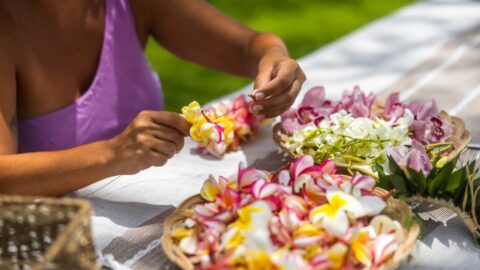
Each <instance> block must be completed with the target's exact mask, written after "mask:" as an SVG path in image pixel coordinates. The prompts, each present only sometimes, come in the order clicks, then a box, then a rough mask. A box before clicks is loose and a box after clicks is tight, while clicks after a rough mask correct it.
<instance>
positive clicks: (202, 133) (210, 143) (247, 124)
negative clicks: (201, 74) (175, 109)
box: [182, 95, 262, 157]
mask: <svg viewBox="0 0 480 270" xmlns="http://www.w3.org/2000/svg"><path fill="white" fill-rule="evenodd" d="M248 106H249V102H248V101H247V98H246V97H245V96H243V95H242V96H238V97H237V98H235V99H233V100H224V101H222V102H219V103H216V104H213V105H212V106H210V107H208V108H206V109H202V108H201V107H200V104H199V103H198V102H196V101H193V102H191V103H190V104H189V105H188V106H185V107H183V108H182V116H183V117H184V118H185V119H186V120H187V121H188V122H189V123H190V124H192V127H191V129H190V136H191V137H192V138H193V139H194V140H195V141H196V142H198V143H199V151H200V152H201V153H205V154H206V153H209V154H211V155H213V156H216V157H221V156H222V155H223V154H225V152H227V151H230V150H235V149H237V148H238V146H239V144H240V142H241V141H243V140H246V139H248V138H249V137H250V136H252V135H254V134H255V133H256V132H257V129H258V127H259V126H260V123H261V120H262V119H260V118H259V117H258V116H257V115H255V114H252V113H251V112H250V111H249V110H248Z"/></svg>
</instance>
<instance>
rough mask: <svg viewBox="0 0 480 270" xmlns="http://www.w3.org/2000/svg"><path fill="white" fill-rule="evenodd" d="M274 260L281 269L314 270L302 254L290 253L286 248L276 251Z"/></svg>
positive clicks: (273, 256)
mask: <svg viewBox="0 0 480 270" xmlns="http://www.w3.org/2000/svg"><path fill="white" fill-rule="evenodd" d="M272 260H273V261H274V262H275V264H276V265H277V266H278V268H279V269H285V270H297V269H305V270H309V269H312V267H311V266H310V264H309V263H308V262H307V261H306V260H305V259H304V258H303V257H302V256H301V254H298V253H295V252H289V250H288V249H287V248H285V247H284V248H280V249H278V250H277V251H275V253H273V255H272Z"/></svg>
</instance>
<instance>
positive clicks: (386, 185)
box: [375, 163, 393, 190]
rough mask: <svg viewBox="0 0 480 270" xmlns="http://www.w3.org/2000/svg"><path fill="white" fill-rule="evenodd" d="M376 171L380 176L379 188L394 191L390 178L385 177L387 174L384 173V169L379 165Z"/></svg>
mask: <svg viewBox="0 0 480 270" xmlns="http://www.w3.org/2000/svg"><path fill="white" fill-rule="evenodd" d="M375 170H376V171H377V174H378V183H377V186H378V187H380V188H383V189H385V190H391V189H393V184H392V180H391V179H390V177H389V176H386V175H385V172H384V171H383V167H382V166H381V165H380V164H378V163H377V164H376V165H375Z"/></svg>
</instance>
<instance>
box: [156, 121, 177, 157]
mask: <svg viewBox="0 0 480 270" xmlns="http://www.w3.org/2000/svg"><path fill="white" fill-rule="evenodd" d="M151 133H152V135H153V136H154V137H155V138H156V139H158V140H163V141H169V142H171V143H173V144H175V147H176V152H177V153H178V152H180V150H182V148H183V146H184V144H185V136H184V135H183V134H182V133H180V132H179V131H178V130H176V129H174V128H171V127H168V126H163V125H158V126H156V127H155V128H154V129H153V130H152V131H151Z"/></svg>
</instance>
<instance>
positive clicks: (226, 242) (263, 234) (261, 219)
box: [221, 201, 274, 252]
mask: <svg viewBox="0 0 480 270" xmlns="http://www.w3.org/2000/svg"><path fill="white" fill-rule="evenodd" d="M272 216H273V214H272V210H271V209H270V206H269V205H268V204H267V203H266V202H265V201H256V202H254V203H252V204H250V205H248V206H245V207H243V208H241V209H240V210H238V218H237V220H235V222H233V223H232V224H230V225H229V226H228V230H227V231H226V232H225V233H224V234H223V235H222V241H221V242H222V244H221V246H222V248H225V249H231V248H234V247H237V246H239V245H241V244H243V245H245V247H247V248H248V249H251V250H256V251H265V252H273V249H274V247H273V244H272V242H271V240H270V232H269V230H268V222H269V221H270V219H271V218H272Z"/></svg>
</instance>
